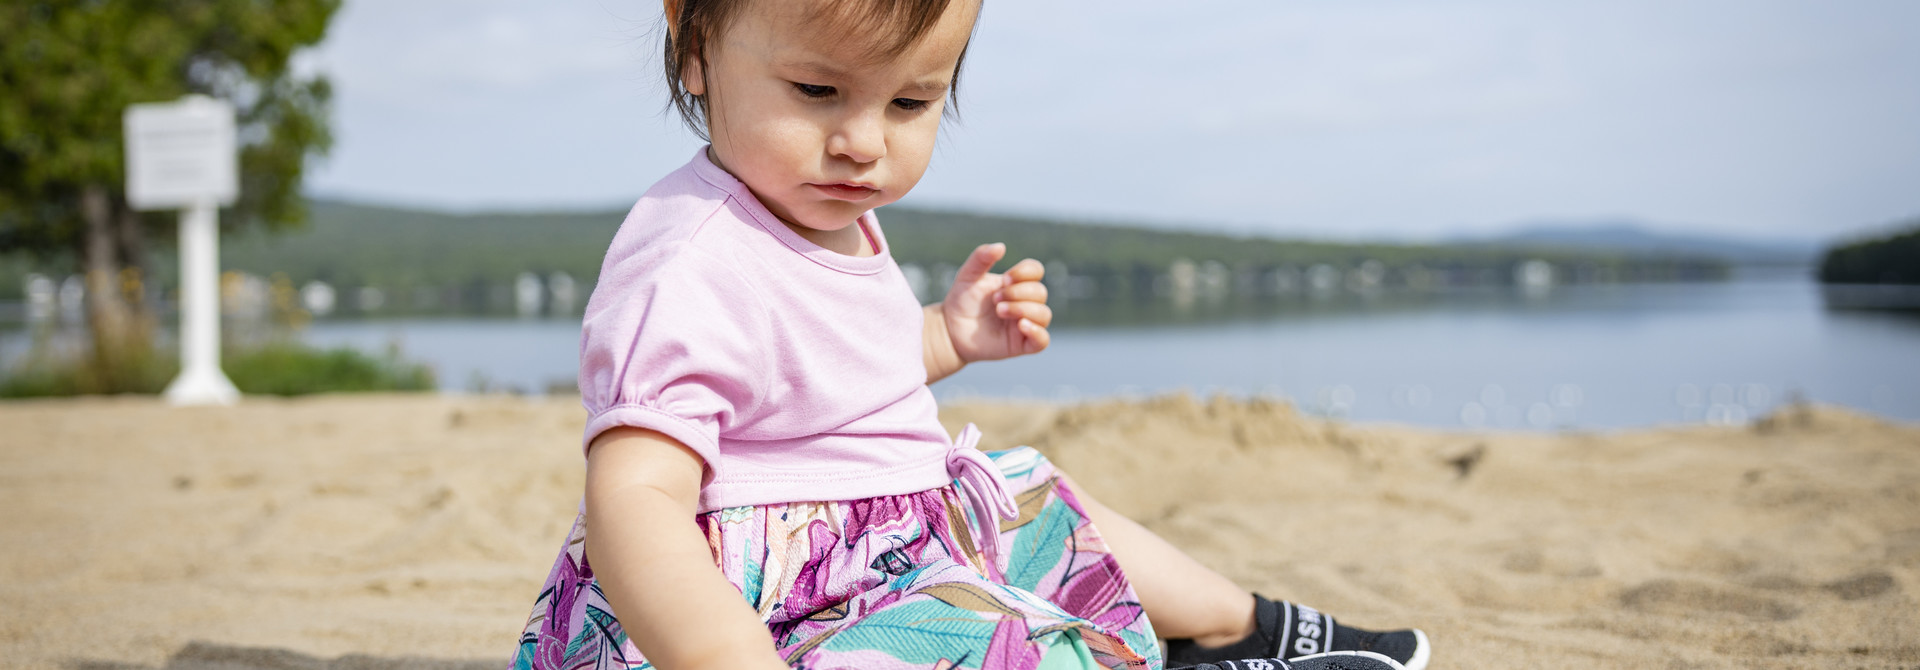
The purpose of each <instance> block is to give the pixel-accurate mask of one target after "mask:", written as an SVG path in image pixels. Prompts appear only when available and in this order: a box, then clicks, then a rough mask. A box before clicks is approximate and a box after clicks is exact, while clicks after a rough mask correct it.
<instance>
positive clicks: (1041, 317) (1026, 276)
mask: <svg viewBox="0 0 1920 670" xmlns="http://www.w3.org/2000/svg"><path fill="white" fill-rule="evenodd" d="M1006 254H1007V245H1005V244H1000V243H994V244H983V245H980V246H979V247H978V248H976V249H974V250H973V253H972V254H971V255H968V256H967V260H966V262H965V263H962V264H961V265H960V271H959V272H957V273H955V274H954V278H953V288H951V289H948V290H947V299H946V301H944V302H942V303H941V305H940V311H941V314H942V315H943V316H944V317H945V318H946V322H947V335H948V337H950V338H952V340H953V350H954V353H956V354H959V355H960V360H961V361H963V362H967V363H971V362H974V361H990V360H998V359H1002V358H1012V357H1014V356H1021V355H1025V354H1034V353H1039V352H1040V350H1042V349H1045V348H1047V343H1048V342H1049V341H1050V336H1049V335H1048V334H1047V326H1048V324H1051V323H1053V308H1051V307H1048V306H1047V286H1046V285H1045V284H1042V283H1040V279H1041V277H1043V276H1044V275H1045V274H1046V269H1045V267H1044V266H1042V265H1040V261H1036V260H1033V259H1031V258H1028V259H1025V260H1022V261H1020V262H1019V263H1015V264H1014V265H1013V267H1011V268H1008V269H1007V272H1006V274H994V273H992V272H988V270H989V269H991V268H992V267H993V264H994V263H997V262H999V261H1000V259H1001V257H1003V256H1006Z"/></svg>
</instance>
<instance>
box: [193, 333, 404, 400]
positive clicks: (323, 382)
mask: <svg viewBox="0 0 1920 670" xmlns="http://www.w3.org/2000/svg"><path fill="white" fill-rule="evenodd" d="M221 367H222V368H224V369H225V370H226V372H227V378H228V379H231V380H233V385H234V386H237V387H239V388H240V392H241V393H255V394H265V395H284V396H292V395H306V394H308V393H338V392H351V391H430V390H433V388H434V385H433V370H431V369H429V368H428V367H427V366H425V365H421V364H417V363H408V362H405V361H402V360H400V359H399V357H398V356H387V357H385V358H374V357H372V356H368V355H366V354H363V353H360V352H358V351H355V350H353V349H326V350H322V349H314V348H312V347H308V346H306V345H304V344H298V343H294V342H276V343H273V344H268V345H266V346H263V347H260V348H257V349H249V350H245V351H233V352H228V353H227V355H226V359H225V360H223V361H221Z"/></svg>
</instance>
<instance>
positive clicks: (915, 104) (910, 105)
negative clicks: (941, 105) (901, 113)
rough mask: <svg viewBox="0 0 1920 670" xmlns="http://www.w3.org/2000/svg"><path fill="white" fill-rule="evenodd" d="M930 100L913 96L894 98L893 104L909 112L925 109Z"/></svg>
mask: <svg viewBox="0 0 1920 670" xmlns="http://www.w3.org/2000/svg"><path fill="white" fill-rule="evenodd" d="M931 102H932V101H930V100H915V99H913V98H894V99H893V106H895V107H899V108H901V109H904V110H907V111H909V112H917V111H920V110H922V109H926V107H927V105H928V104H929V103H931Z"/></svg>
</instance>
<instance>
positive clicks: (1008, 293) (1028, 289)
mask: <svg viewBox="0 0 1920 670" xmlns="http://www.w3.org/2000/svg"><path fill="white" fill-rule="evenodd" d="M993 297H994V299H995V300H1004V301H1008V302H1021V301H1025V302H1046V301H1047V285H1046V284H1042V283H1040V282H1037V281H1023V282H1020V283H1018V284H1014V285H1012V286H1008V287H1006V288H1003V289H1000V290H999V291H997V292H995V293H994V296H993Z"/></svg>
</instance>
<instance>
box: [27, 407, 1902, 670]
mask: <svg viewBox="0 0 1920 670" xmlns="http://www.w3.org/2000/svg"><path fill="white" fill-rule="evenodd" d="M945 418H946V419H947V421H948V423H949V425H950V427H953V428H957V427H958V426H959V424H960V423H963V422H966V421H973V422H977V423H979V424H980V425H981V427H982V428H983V429H985V430H986V431H987V443H988V444H987V445H985V446H989V447H991V446H995V445H1001V446H1004V445H1011V444H1020V443H1026V444H1033V445H1035V446H1039V447H1041V448H1042V449H1043V450H1044V451H1046V452H1047V453H1049V454H1051V455H1052V456H1053V457H1054V458H1055V459H1056V460H1058V461H1059V462H1061V463H1062V464H1063V465H1065V466H1066V467H1067V468H1068V470H1069V471H1070V472H1072V473H1073V474H1074V476H1075V478H1076V479H1077V480H1079V481H1080V482H1081V483H1082V484H1083V485H1084V486H1085V487H1086V488H1087V489H1089V490H1090V491H1092V492H1093V493H1094V494H1095V495H1096V496H1098V497H1100V498H1101V499H1102V500H1103V501H1105V502H1106V503H1108V504H1109V505H1111V506H1113V507H1114V508H1116V509H1118V510H1120V511H1122V512H1125V513H1127V514H1129V515H1131V516H1133V517H1135V518H1137V519H1140V520H1141V521H1143V522H1144V523H1146V524H1147V525H1148V526H1150V527H1152V528H1154V529H1155V530H1157V531H1159V532H1161V533H1162V534H1164V535H1166V536H1167V537H1169V538H1170V539H1172V540H1174V541H1175V542H1176V543H1178V544H1180V545H1182V546H1184V547H1187V548H1189V550H1190V551H1192V552H1193V553H1194V554H1195V555H1196V556H1198V557H1199V558H1200V559H1201V560H1203V561H1204V562H1206V563H1208V564H1210V565H1213V566H1214V567H1216V568H1218V569H1220V570H1222V571H1224V572H1225V573H1227V574H1228V575H1230V576H1232V577H1234V578H1235V579H1237V580H1239V581H1241V582H1242V583H1244V584H1247V585H1248V586H1251V587H1254V588H1256V589H1258V590H1260V591H1262V592H1263V593H1266V594H1267V595H1269V596H1274V597H1283V598H1289V599H1294V600H1299V601H1302V602H1305V603H1308V604H1312V605H1315V606H1317V607H1320V608H1322V609H1324V610H1327V611H1328V612H1330V613H1332V614H1334V615H1336V616H1339V617H1341V618H1343V619H1345V620H1347V621H1349V622H1351V623H1355V624H1358V625H1371V626H1387V625H1392V626H1400V625H1417V626H1420V627H1422V628H1425V629H1426V630H1427V631H1428V633H1430V634H1431V635H1432V636H1433V638H1434V640H1435V643H1436V646H1437V647H1438V658H1437V663H1436V667H1438V668H1468V667H1487V668H1523V667H1546V666H1553V667H1619V668H1629V667H1633V668H1638V667H1647V666H1649V665H1661V666H1667V665H1673V666H1684V667H1729V668H1732V667H1849V668H1851V667H1869V668H1880V667H1884V668H1896V667H1914V666H1915V665H1916V664H1920V596H1916V593H1920V429H1916V428H1915V427H1912V426H1903V425H1894V424H1888V423H1884V422H1881V421H1878V420H1875V419H1872V418H1869V417H1864V416H1859V415H1855V414H1851V413H1847V412H1843V411H1838V410H1832V409H1825V408H1795V409H1792V410H1788V411H1785V412H1782V413H1781V414H1778V415H1776V416H1774V417H1770V418H1769V419H1768V420H1766V421H1763V422H1761V423H1759V424H1757V425H1755V426H1754V427H1752V428H1747V429H1707V428H1684V429H1669V430H1658V431H1647V432H1634V433H1621V434H1564V435H1484V434H1465V433H1445V432H1436V431H1424V430H1411V429H1401V428H1392V427H1377V426H1352V425H1347V424H1339V423H1330V422H1323V421H1319V420H1315V419H1309V418H1304V417H1301V416H1298V415H1296V414H1295V413H1294V412H1293V411H1292V410H1291V409H1289V408H1288V407H1287V406H1285V405H1280V404H1271V403H1261V402H1234V401H1224V400H1216V401H1208V402H1204V403H1203V402H1197V401H1195V400H1192V399H1189V398H1184V397H1172V398H1162V399H1156V400H1151V401H1147V402H1144V403H1133V404H1125V403H1101V404H1091V405H1083V406H1076V407H1070V408H1053V407H1047V406H1031V405H1028V406H995V405H970V406H963V407H957V408H953V409H950V410H949V411H948V412H946V414H945ZM583 420H584V415H583V413H582V412H581V410H580V409H579V406H578V404H577V403H575V402H574V401H573V400H571V399H554V400H522V399H515V398H491V397H489V398H462V397H439V396H425V395H422V396H341V397H322V398H312V399H303V400H292V401H282V400H271V399H248V401H247V402H245V403H243V404H242V405H241V406H240V407H237V408H229V409H191V410H177V409H171V408H167V407H164V406H162V405H159V404H158V403H155V402H153V401H152V400H150V399H87V400H74V401H51V402H27V403H8V404H0V426H4V430H0V506H3V508H4V509H5V510H7V514H6V516H5V517H4V518H3V519H0V659H4V660H0V666H7V667H53V668H62V667H64V668H88V669H93V670H109V669H111V670H133V669H148V668H168V669H169V670H188V669H197V670H198V669H205V670H211V669H215V668H220V669H233V670H238V669H241V668H255V669H258V668H301V669H305V668H367V669H373V668H381V669H384V668H412V667H426V668H448V669H451V668H463V669H464V668H468V667H500V666H502V665H504V663H505V659H506V658H507V657H508V656H509V655H510V654H511V652H512V647H513V644H514V638H515V636H516V634H517V633H518V632H519V630H520V628H521V626H522V624H523V623H524V618H525V617H526V615H527V608H528V607H529V606H530V604H531V602H532V600H533V597H534V594H535V592H536V591H537V590H538V589H539V587H540V582H541V580H542V579H543V578H544V577H545V575H546V571H547V568H548V566H549V563H550V561H551V560H552V558H553V552H554V551H555V550H556V549H557V548H558V543H559V542H560V541H561V539H562V536H563V534H564V532H565V531H566V528H567V524H569V523H570V522H571V521H572V516H573V512H574V509H575V505H576V504H577V501H578V498H579V487H580V481H581V473H580V460H579V456H578V453H579V452H578V437H577V436H578V430H579V428H580V425H581V423H582V421H583ZM196 641H198V642H196ZM427 659H442V660H427Z"/></svg>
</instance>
